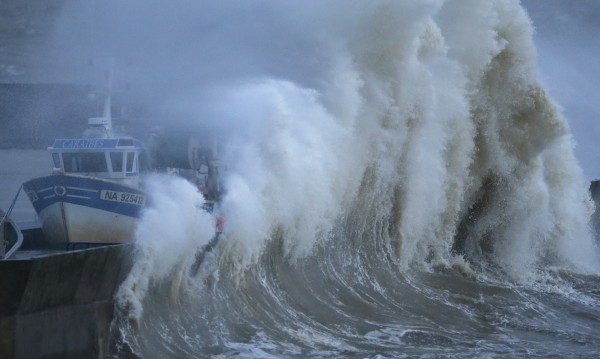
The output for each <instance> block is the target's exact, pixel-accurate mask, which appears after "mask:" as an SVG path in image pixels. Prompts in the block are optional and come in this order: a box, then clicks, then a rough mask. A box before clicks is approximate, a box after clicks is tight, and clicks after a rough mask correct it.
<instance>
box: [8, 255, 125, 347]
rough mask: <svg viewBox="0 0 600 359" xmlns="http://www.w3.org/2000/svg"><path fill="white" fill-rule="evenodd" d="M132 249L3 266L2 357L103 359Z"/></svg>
mask: <svg viewBox="0 0 600 359" xmlns="http://www.w3.org/2000/svg"><path fill="white" fill-rule="evenodd" d="M132 250H133V246H132V245H116V246H109V247H102V248H96V249H87V250H81V251H73V252H67V253H62V254H57V255H50V256H45V257H38V258H34V259H20V260H6V261H0V358H105V357H106V356H107V355H108V351H109V346H110V339H111V333H110V323H111V321H112V320H113V316H114V302H113V296H114V293H115V291H116V290H117V288H118V287H119V285H120V284H121V282H122V281H123V279H124V278H125V276H126V275H127V273H128V271H129V270H130V268H131V258H132Z"/></svg>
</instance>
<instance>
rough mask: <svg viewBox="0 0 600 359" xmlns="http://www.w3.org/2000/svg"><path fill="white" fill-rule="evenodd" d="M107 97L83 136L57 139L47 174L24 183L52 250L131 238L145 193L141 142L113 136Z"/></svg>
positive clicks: (129, 239)
mask: <svg viewBox="0 0 600 359" xmlns="http://www.w3.org/2000/svg"><path fill="white" fill-rule="evenodd" d="M110 111H111V106H110V97H107V100H106V102H105V106H104V115H103V117H95V118H90V119H89V120H88V125H89V128H88V129H87V130H86V131H85V132H84V136H83V137H82V138H69V139H56V140H55V141H54V143H53V144H52V146H50V147H48V151H49V152H50V153H51V154H52V160H53V165H54V168H53V170H52V174H51V175H48V176H44V177H39V178H35V179H32V180H30V181H27V182H25V183H24V184H23V189H24V190H25V193H26V194H27V196H28V197H29V200H30V201H31V204H32V205H33V207H34V209H35V211H36V213H37V215H38V218H39V221H40V224H41V227H42V231H43V233H44V237H45V239H46V240H47V241H48V242H50V243H52V244H53V245H56V246H64V245H67V246H73V245H77V244H87V245H104V244H114V243H126V242H129V241H131V240H132V239H133V232H134V230H135V227H136V224H137V220H138V218H139V216H140V213H141V210H142V208H143V207H144V206H145V205H146V200H147V195H146V193H144V191H143V190H142V189H141V187H140V159H141V156H142V153H143V151H144V145H143V144H142V142H141V141H139V140H137V139H135V138H132V137H121V136H115V135H114V133H113V130H112V119H111V115H110Z"/></svg>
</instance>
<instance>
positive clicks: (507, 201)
mask: <svg viewBox="0 0 600 359" xmlns="http://www.w3.org/2000/svg"><path fill="white" fill-rule="evenodd" d="M244 9H245V10H246V11H251V12H252V16H253V17H252V16H251V18H253V19H254V21H255V22H253V23H252V25H248V24H238V25H236V24H233V25H231V26H234V29H233V30H232V29H229V30H228V31H236V30H240V32H241V33H246V32H247V33H249V34H246V35H244V36H248V38H249V39H252V40H254V41H258V42H259V43H260V40H264V41H269V40H270V36H272V37H273V41H274V42H276V43H277V44H278V46H282V47H283V48H279V47H278V46H273V47H272V48H271V47H269V48H267V49H266V50H265V49H262V50H263V51H267V50H268V51H272V52H273V53H272V55H273V57H274V58H278V59H281V58H282V56H283V55H285V53H286V51H289V52H290V55H293V57H292V58H290V59H289V61H290V64H282V65H281V67H280V68H278V69H276V71H266V74H262V75H257V73H250V74H248V76H244V77H240V78H237V79H235V80H231V81H230V80H228V81H225V82H223V83H220V84H219V85H218V86H215V88H214V90H211V91H212V93H211V95H210V96H209V97H211V98H218V99H219V100H218V101H215V102H214V103H210V104H202V103H194V101H191V100H189V99H188V100H186V101H184V102H178V103H177V105H178V106H188V108H186V109H185V110H186V111H189V112H194V111H196V107H210V111H209V112H210V113H211V114H213V115H214V116H216V117H213V118H212V120H213V121H218V122H219V123H218V125H217V124H216V125H215V126H218V127H219V128H220V130H223V131H224V133H225V135H224V138H223V145H224V148H225V156H224V158H223V159H222V161H223V162H224V163H226V164H227V167H228V175H227V176H226V178H224V184H225V188H226V194H225V196H224V198H223V200H222V203H221V208H222V212H223V214H224V216H225V218H226V225H225V229H224V233H223V238H222V239H221V241H220V243H219V245H218V247H217V249H216V251H215V252H214V253H213V254H210V255H209V256H208V257H207V259H206V260H205V262H204V263H203V264H202V267H201V271H200V273H199V274H198V275H197V276H194V277H190V276H188V275H182V273H185V271H186V270H187V268H189V266H190V265H191V262H192V261H193V255H194V253H195V252H196V251H197V250H198V249H199V248H200V247H201V246H202V245H204V244H206V243H207V242H208V241H209V240H210V238H211V237H212V235H213V234H214V229H212V228H213V225H214V219H212V218H210V216H208V215H206V214H203V213H202V211H201V210H198V208H199V204H201V202H202V198H201V196H200V195H198V194H197V193H196V192H195V191H194V189H193V188H192V186H191V185H189V184H187V183H186V182H185V181H183V180H178V179H175V178H168V179H165V178H162V179H161V180H160V181H155V182H151V183H154V184H152V185H151V186H150V192H151V193H152V194H153V197H155V201H154V206H152V207H151V208H150V209H148V211H147V212H146V213H145V214H144V216H143V218H142V222H141V224H140V227H139V228H138V231H137V232H136V237H137V242H136V247H137V254H136V257H135V258H134V266H133V269H132V271H131V273H130V274H129V277H128V278H127V279H126V280H125V282H124V283H123V285H122V287H121V288H120V291H119V294H118V297H117V298H118V300H119V303H121V306H122V308H123V309H124V310H125V312H126V313H128V315H129V317H131V318H135V319H136V320H138V321H139V323H138V325H137V326H135V327H131V326H128V325H123V326H122V327H121V330H122V332H123V338H122V341H123V343H127V344H128V345H129V347H130V348H131V350H133V351H134V352H136V353H139V354H141V355H142V356H145V357H163V356H178V355H186V356H203V355H206V356H209V355H222V356H223V357H235V356H240V357H248V356H251V357H269V356H271V355H273V356H281V355H283V356H295V355H303V356H305V355H306V356H332V355H344V356H357V355H358V356H360V355H369V354H370V355H374V354H381V355H383V356H384V357H385V356H393V355H394V354H392V353H394V352H397V351H399V350H400V351H402V352H404V353H411V350H416V349H415V348H419V347H423V346H427V347H428V348H430V352H431V353H442V352H443V351H442V350H448V348H449V347H451V346H452V347H454V348H457V349H454V350H459V351H457V353H472V354H477V353H483V352H494V353H500V354H501V353H516V354H517V355H518V354H519V353H521V354H523V355H525V354H526V353H530V354H531V353H533V354H539V355H544V353H545V354H548V353H549V352H545V351H544V350H547V349H548V348H545V347H544V345H543V344H540V343H538V344H539V345H533V346H532V344H531V342H528V341H527V340H523V342H522V343H511V342H510V341H509V340H508V339H507V338H510V336H511V335H512V334H511V333H513V332H512V330H530V331H533V332H537V333H546V334H547V332H544V330H546V329H544V328H552V327H553V326H555V325H557V323H560V319H559V318H558V316H555V317H552V316H548V317H545V318H543V319H540V318H538V317H536V316H535V315H533V314H532V313H550V312H552V311H553V310H554V309H553V308H554V307H553V305H554V304H556V303H555V302H552V301H553V300H558V299H548V298H547V297H544V296H542V295H540V294H539V292H538V290H543V291H546V290H550V291H555V292H559V293H562V294H561V295H563V296H564V298H566V299H564V300H565V301H566V302H569V303H571V302H573V301H575V302H578V303H580V302H581V303H583V302H586V301H587V303H590V302H593V303H596V304H598V301H599V300H600V299H599V297H598V295H595V296H594V295H591V294H581V296H574V297H570V296H569V295H570V294H569V293H572V291H573V290H575V291H576V289H573V288H576V287H577V285H578V283H581V282H582V281H584V279H583V278H588V279H587V280H590V281H592V282H593V281H595V282H597V281H598V279H597V277H595V275H597V274H598V271H599V268H598V265H599V263H600V261H599V257H598V249H597V246H596V244H595V241H594V237H593V234H592V233H591V231H590V228H589V224H588V221H589V217H590V214H591V212H592V211H593V205H592V202H591V200H590V197H589V194H588V192H587V184H586V183H585V181H584V178H583V176H582V172H581V169H580V168H579V165H578V164H577V161H576V160H575V158H574V155H573V140H572V138H571V135H570V131H569V127H568V124H567V122H566V121H565V119H564V118H562V116H561V113H560V111H559V110H558V109H557V107H556V105H555V104H554V103H553V102H552V100H551V99H550V98H549V97H548V95H547V94H546V92H545V90H544V88H543V87H542V85H541V84H540V81H539V79H538V74H537V69H536V53H535V48H534V45H533V43H532V26H531V24H530V21H529V19H528V17H527V14H526V13H525V11H524V10H523V9H522V8H521V6H520V4H519V2H518V1H516V0H499V1H485V2H482V1H479V0H467V1H464V0H461V1H453V0H449V1H375V2H370V3H368V4H367V3H364V2H358V1H357V2H347V1H344V2H338V3H336V2H333V3H332V2H327V3H316V2H315V3H310V4H306V3H302V5H301V8H300V5H299V4H298V5H290V4H286V5H283V4H281V3H270V2H265V3H264V4H261V5H260V6H258V9H257V10H249V9H248V8H244ZM267 9H268V11H266V10H267ZM340 9H343V11H342V12H340V11H339V10H340ZM263 11H264V13H263ZM274 14H276V15H274ZM274 18H277V19H278V20H273V19H274ZM282 24H286V25H285V26H284V25H282ZM235 26H239V29H236V28H235ZM265 26H266V27H267V29H269V26H272V30H273V31H278V32H279V33H277V34H275V33H272V32H270V31H265V30H264V28H263V27H265ZM221 30H222V29H217V30H215V33H216V34H217V35H215V36H218V34H220V32H219V31H221ZM253 30H255V32H252V31H253ZM223 31H225V30H223ZM261 36H263V37H261ZM282 37H283V38H284V39H285V40H286V41H285V42H282V40H281V38H282ZM257 38H258V39H259V40H257ZM216 39H217V40H218V37H217V38H216ZM212 40H215V39H212ZM222 46H225V47H226V46H227V44H225V43H223V44H222ZM295 46H297V47H295ZM290 48H291V49H290ZM299 49H301V50H302V52H301V51H300V50H299ZM247 51H251V50H247ZM298 56H299V57H298ZM239 61H244V59H243V58H242V59H240V60H239ZM299 64H300V65H299ZM293 65H297V66H298V67H302V70H301V71H300V70H297V71H296V70H294V71H295V72H294V71H291V70H290V69H296V68H295V67H293ZM184 104H185V105H184ZM204 111H206V110H202V111H200V110H198V112H203V113H204ZM157 183H160V185H158V184H157ZM576 273H579V274H576ZM586 276H589V277H586ZM174 283H177V284H176V285H175V284H174ZM561 283H562V284H561ZM539 286H541V287H539ZM535 288H537V289H535ZM539 288H545V289H539ZM549 288H550V289H549ZM556 288H559V289H556ZM565 293H566V294H565ZM575 297H577V298H575ZM515 303H519V304H518V305H516V304H515ZM523 303H525V304H523ZM511 305H512V306H511ZM515 305H516V306H517V307H519V308H520V309H517V310H514V308H515ZM490 307H495V308H496V309H495V311H486V310H485V308H490ZM142 308H143V312H142ZM452 318H461V320H459V321H457V320H454V319H452ZM566 331H567V333H566V334H565V333H562V332H561V333H558V334H556V335H558V336H559V337H561V338H566V337H568V336H569V332H568V330H566ZM473 333H479V334H478V335H480V336H483V337H484V338H485V339H483V340H480V339H478V338H475V335H474V334H473ZM498 333H500V334H498ZM546 334H544V335H546ZM579 334H580V335H582V334H581V333H579ZM540 335H542V334H540ZM503 338H504V339H503ZM569 338H570V337H569ZM582 338H583V339H581V340H583V341H585V340H588V341H589V342H590V343H592V344H593V345H596V348H598V346H597V344H598V343H597V340H596V339H593V338H592V337H591V336H585V335H582ZM565 340H571V339H565ZM158 343H160V344H158ZM473 343H478V344H476V345H475V344H473ZM399 348H401V349H399ZM438 350H439V351H438ZM528 350H530V352H528ZM413 353H415V352H413ZM416 353H419V352H418V351H417V352H416ZM421 353H422V352H421Z"/></svg>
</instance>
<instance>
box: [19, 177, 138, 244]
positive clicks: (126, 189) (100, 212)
mask: <svg viewBox="0 0 600 359" xmlns="http://www.w3.org/2000/svg"><path fill="white" fill-rule="evenodd" d="M23 188H24V189H25V192H26V193H27V196H28V197H29V200H30V201H31V203H32V205H33V207H34V208H35V210H36V212H37V214H38V217H39V219H40V222H41V225H42V231H43V232H44V236H45V237H46V239H47V240H48V241H49V242H51V243H54V244H62V243H94V244H111V243H125V242H130V241H132V240H133V234H134V231H135V227H136V226H137V221H138V218H139V216H140V213H141V210H142V209H143V208H144V206H145V204H146V194H145V193H144V192H143V191H141V190H139V189H138V188H134V187H131V186H127V185H123V184H120V183H115V182H112V181H108V180H104V179H99V178H94V177H84V176H73V175H51V176H45V177H40V178H36V179H33V180H30V181H28V182H26V183H24V184H23Z"/></svg>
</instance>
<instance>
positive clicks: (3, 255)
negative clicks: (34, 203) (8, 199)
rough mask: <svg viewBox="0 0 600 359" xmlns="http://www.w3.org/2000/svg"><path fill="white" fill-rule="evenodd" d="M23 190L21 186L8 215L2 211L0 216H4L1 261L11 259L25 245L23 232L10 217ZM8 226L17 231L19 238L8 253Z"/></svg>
mask: <svg viewBox="0 0 600 359" xmlns="http://www.w3.org/2000/svg"><path fill="white" fill-rule="evenodd" d="M22 188H23V185H21V186H20V187H19V190H18V191H17V194H16V195H15V198H14V199H13V201H12V203H11V204H10V207H9V208H8V211H7V212H6V213H3V212H2V211H1V210H0V215H1V216H2V217H0V247H1V248H2V251H0V259H7V258H10V257H11V256H12V255H13V254H14V253H15V252H16V251H17V250H19V248H21V245H22V244H23V233H22V232H21V230H19V227H17V224H16V223H14V221H12V220H10V217H9V216H10V214H11V213H12V210H13V208H14V207H15V203H17V198H19V194H20V193H21V189H22ZM6 224H10V225H11V226H12V227H13V230H14V231H15V234H16V236H17V238H16V241H15V243H14V244H13V245H12V246H11V247H10V249H9V250H8V251H6V248H7V245H8V244H10V243H8V242H7V240H6V238H5V237H6V232H7V231H6V228H7V227H6ZM5 251H6V252H5ZM2 252H4V253H2Z"/></svg>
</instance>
